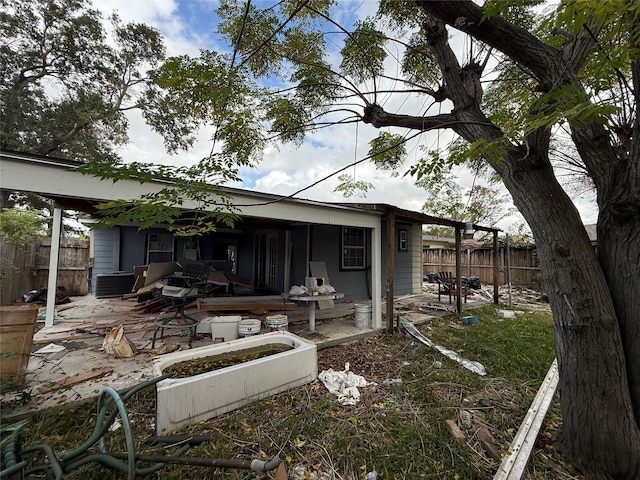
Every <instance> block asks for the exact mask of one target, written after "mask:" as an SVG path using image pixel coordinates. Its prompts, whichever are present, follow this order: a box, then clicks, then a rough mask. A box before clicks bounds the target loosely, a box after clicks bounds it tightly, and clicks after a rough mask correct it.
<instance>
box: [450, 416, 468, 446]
mask: <svg viewBox="0 0 640 480" xmlns="http://www.w3.org/2000/svg"><path fill="white" fill-rule="evenodd" d="M447 425H449V429H450V430H451V434H452V435H453V438H454V439H456V440H457V441H458V442H461V443H462V442H464V441H465V440H466V439H467V438H466V436H465V434H464V432H463V431H462V430H460V427H458V424H457V423H456V421H455V420H447Z"/></svg>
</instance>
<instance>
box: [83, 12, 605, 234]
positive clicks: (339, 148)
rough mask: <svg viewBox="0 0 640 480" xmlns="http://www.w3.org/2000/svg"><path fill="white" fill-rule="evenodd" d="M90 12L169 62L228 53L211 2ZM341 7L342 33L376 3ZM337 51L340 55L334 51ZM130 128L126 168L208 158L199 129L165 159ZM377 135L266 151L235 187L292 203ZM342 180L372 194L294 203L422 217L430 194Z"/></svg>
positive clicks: (321, 136) (433, 138)
mask: <svg viewBox="0 0 640 480" xmlns="http://www.w3.org/2000/svg"><path fill="white" fill-rule="evenodd" d="M273 3H274V2H273V1H271V0H269V1H266V0H255V1H254V4H255V5H257V6H263V5H271V4H273ZM94 6H95V7H97V8H99V9H100V10H102V11H103V12H104V14H105V15H108V14H110V13H112V12H113V11H114V10H115V11H117V13H118V14H119V15H120V17H121V18H122V20H123V21H125V22H128V21H135V22H143V23H146V24H148V25H152V26H154V27H156V28H158V29H159V30H160V31H161V33H162V34H163V36H164V37H165V45H166V46H167V53H168V54H169V55H184V54H188V55H192V56H197V55H198V54H199V51H200V49H210V50H217V51H220V50H222V49H227V48H228V46H227V45H225V44H223V43H222V39H221V38H220V37H219V36H218V35H217V34H216V33H215V30H216V23H217V17H216V15H215V13H214V10H215V8H216V6H217V1H214V0H100V1H95V0H94ZM339 7H340V14H339V15H340V17H341V22H342V23H343V24H345V25H346V24H347V23H350V22H353V21H354V20H355V19H357V18H363V17H364V16H366V15H369V14H373V13H374V12H375V10H376V8H377V1H375V0H353V1H352V0H341V1H340V2H339ZM336 48H339V45H338V46H337V47H336ZM424 101H425V100H424V97H423V98H422V99H420V100H419V101H418V100H417V99H415V98H409V97H407V98H406V99H405V100H403V102H404V103H408V102H413V104H415V106H414V109H415V110H416V111H418V110H422V109H423V108H424V107H423V105H424V103H423V102H424ZM385 107H386V108H389V110H390V111H395V110H393V106H392V105H389V104H387V105H385ZM401 107H406V105H401V104H398V105H397V109H398V111H400V108H401ZM129 121H130V126H131V131H130V138H131V139H132V142H131V144H129V145H127V146H125V147H123V149H122V151H121V155H122V156H123V158H124V159H125V160H136V161H149V162H154V163H171V164H191V163H195V162H197V161H198V160H199V159H200V158H202V157H203V156H204V155H206V154H207V153H208V152H209V151H210V150H211V135H212V130H210V129H203V130H201V131H200V133H199V136H198V141H197V143H196V144H195V145H194V147H193V148H192V149H190V150H189V151H188V152H184V153H180V154H177V155H174V156H169V155H168V154H167V153H166V152H165V151H164V147H163V142H162V139H161V137H160V136H159V135H157V134H155V133H154V132H152V131H151V130H150V129H149V128H148V127H147V126H146V125H145V124H144V121H143V119H142V118H141V116H140V115H138V114H132V115H131V116H130V117H129ZM377 134H378V131H377V130H375V129H374V128H372V127H370V126H367V125H363V124H361V125H360V126H359V127H358V128H356V127H355V126H341V127H335V128H332V129H326V130H320V131H319V132H318V133H316V134H314V135H313V136H312V137H310V138H309V139H308V141H306V142H305V143H304V145H302V147H300V148H296V147H294V146H288V145H286V146H283V147H282V148H280V149H279V150H278V149H275V148H268V149H267V150H266V151H265V152H264V160H263V161H262V163H261V164H260V165H258V166H257V167H256V168H255V169H253V170H250V171H243V172H242V177H243V179H244V182H243V183H241V184H235V185H233V186H236V187H241V188H248V189H254V190H257V191H261V192H269V193H276V194H281V195H290V194H292V193H294V192H297V191H299V190H301V189H303V188H304V187H306V186H308V185H311V184H313V183H314V182H316V181H318V180H319V179H321V178H324V177H325V176H328V175H330V174H331V173H333V172H335V171H337V170H339V169H341V168H343V167H345V166H346V165H349V164H351V163H353V162H354V161H355V160H358V159H360V158H362V157H364V156H366V154H367V151H368V150H369V145H368V143H369V141H370V140H371V139H372V138H374V137H375V136H377ZM419 142H420V144H422V145H424V146H435V145H436V143H437V142H438V140H437V134H436V133H435V132H432V133H430V134H425V135H423V136H421V137H420V139H419ZM440 142H441V145H442V144H445V143H446V141H445V140H444V139H442V137H441V140H440ZM443 142H444V143H443ZM417 147H418V143H416V142H414V143H413V144H412V145H408V147H407V151H408V153H409V158H408V160H407V163H406V166H407V167H408V166H409V165H410V162H411V161H412V160H416V159H417V158H419V155H422V153H421V152H420V151H419V150H418V148H417ZM344 173H348V174H350V175H352V176H355V178H356V180H362V181H366V182H370V183H372V184H373V185H374V187H375V188H374V189H373V190H370V191H369V193H368V195H367V197H366V198H361V197H351V198H345V197H343V196H342V195H340V194H338V193H334V192H333V190H334V188H335V187H336V186H337V185H338V183H339V181H338V176H337V175H336V176H334V177H331V178H330V179H329V180H326V181H323V182H321V183H320V184H319V185H317V186H315V187H313V188H311V189H308V190H305V191H304V192H302V193H301V194H299V195H298V197H299V198H306V199H313V200H321V201H336V202H344V201H354V202H372V203H376V202H379V203H388V204H392V205H396V206H398V207H401V208H406V209H409V210H414V211H419V210H420V209H421V207H422V204H423V203H424V201H425V200H426V198H427V193H426V192H425V191H424V190H421V189H419V188H418V187H416V186H415V185H414V184H413V181H412V180H411V178H410V177H408V176H407V177H402V175H400V176H398V177H391V176H390V175H389V173H388V172H381V171H377V170H376V169H375V168H374V167H373V166H372V165H371V164H370V163H369V162H365V163H363V164H360V165H358V166H357V167H351V168H349V169H347V170H346V171H345V172H344ZM459 177H460V183H461V185H462V186H463V188H469V187H471V185H472V183H473V177H472V175H471V174H469V173H467V172H464V171H460V172H459ZM579 209H580V210H581V212H582V213H583V219H584V220H585V221H586V222H587V223H589V222H591V221H595V216H594V215H595V211H594V209H593V208H592V207H589V206H581V205H579ZM508 223H510V222H509V221H505V222H502V224H499V225H498V226H499V227H502V228H506V227H508Z"/></svg>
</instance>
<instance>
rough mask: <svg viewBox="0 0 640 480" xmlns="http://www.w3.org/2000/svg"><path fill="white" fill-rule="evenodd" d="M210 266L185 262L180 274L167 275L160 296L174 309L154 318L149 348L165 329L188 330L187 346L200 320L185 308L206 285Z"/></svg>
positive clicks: (153, 346) (153, 345)
mask: <svg viewBox="0 0 640 480" xmlns="http://www.w3.org/2000/svg"><path fill="white" fill-rule="evenodd" d="M210 271H211V268H210V267H209V266H208V265H201V264H195V263H193V264H187V265H185V267H184V268H183V271H182V274H181V275H171V276H169V277H167V285H166V286H165V287H163V289H162V293H161V295H162V298H164V299H165V300H166V301H168V302H169V303H170V304H171V305H173V307H174V308H175V311H174V312H173V314H171V315H169V316H167V317H164V318H161V319H159V320H156V321H155V322H154V325H155V327H156V329H155V330H154V332H153V339H152V341H151V348H155V345H156V337H157V335H158V332H160V338H162V337H163V336H164V330H165V329H178V330H187V329H188V330H189V346H191V342H192V341H193V338H194V337H195V335H196V328H197V327H198V324H199V323H200V320H199V319H197V318H194V317H192V316H190V315H188V314H187V312H185V308H186V307H187V306H188V305H190V304H191V303H193V302H194V301H195V300H196V299H197V298H198V297H199V296H200V295H201V293H200V291H201V289H203V287H205V286H206V285H207V278H208V276H209V272H210Z"/></svg>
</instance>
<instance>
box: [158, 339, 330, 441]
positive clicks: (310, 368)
mask: <svg viewBox="0 0 640 480" xmlns="http://www.w3.org/2000/svg"><path fill="white" fill-rule="evenodd" d="M273 343H276V344H285V345H289V346H291V347H293V349H292V350H288V351H286V352H282V353H276V354H274V355H269V356H267V357H263V358H258V359H255V360H250V361H248V362H244V363H240V364H237V365H232V366H230V367H226V368H222V369H220V370H214V371H211V372H206V373H202V374H200V375H195V376H193V377H189V378H175V379H174V378H168V379H165V380H162V381H160V382H158V383H157V384H156V431H157V433H158V435H160V434H163V433H167V432H171V431H173V430H175V429H177V428H180V427H182V426H184V425H190V424H194V423H196V422H198V421H200V420H206V419H208V418H212V417H215V416H217V415H221V414H223V413H226V412H229V411H231V410H234V409H236V408H239V407H241V406H243V405H246V404H248V403H250V402H252V401H254V400H258V399H261V398H264V397H268V396H271V395H275V394H276V393H280V392H284V391H286V390H289V389H290V388H294V387H298V386H301V385H304V384H306V383H309V382H312V381H314V380H315V379H316V378H317V376H318V362H317V347H316V344H315V343H313V342H309V341H307V340H305V339H303V338H301V337H298V336H297V335H295V334H293V333H290V332H285V331H276V332H270V333H265V334H262V335H254V336H250V337H245V338H239V339H237V340H231V341H229V342H224V343H216V344H212V345H209V346H205V347H200V348H194V349H191V350H183V351H178V352H173V353H169V354H167V355H163V356H160V357H156V358H154V360H153V373H154V376H159V375H162V373H163V370H164V369H165V368H167V367H169V366H170V365H173V364H174V363H178V362H184V361H188V360H192V359H195V358H202V357H209V356H212V355H219V354H224V353H230V352H235V351H238V350H244V349H247V348H252V347H257V346H262V345H267V344H273Z"/></svg>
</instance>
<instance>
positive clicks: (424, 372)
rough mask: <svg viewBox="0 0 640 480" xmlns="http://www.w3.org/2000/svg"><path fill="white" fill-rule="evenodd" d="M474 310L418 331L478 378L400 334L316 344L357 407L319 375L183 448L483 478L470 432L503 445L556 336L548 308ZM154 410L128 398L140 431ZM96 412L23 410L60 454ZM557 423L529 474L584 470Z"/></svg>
mask: <svg viewBox="0 0 640 480" xmlns="http://www.w3.org/2000/svg"><path fill="white" fill-rule="evenodd" d="M474 315H478V317H479V325H478V326H476V327H464V328H461V327H459V325H457V324H456V323H455V321H454V319H453V318H448V317H443V318H439V319H435V320H434V321H433V322H430V323H429V324H424V325H421V326H420V329H421V331H422V332H423V333H424V334H425V335H426V336H428V337H429V338H431V339H433V340H434V341H435V342H436V343H439V344H441V345H444V346H446V347H447V348H451V349H454V350H457V351H458V352H460V353H461V354H463V355H464V356H466V357H467V358H470V359H474V360H478V361H480V362H481V363H483V364H484V365H485V367H486V368H487V371H488V375H487V376H486V377H480V376H478V375H477V374H475V373H472V372H470V371H468V370H466V369H464V368H463V367H462V366H460V365H459V364H458V363H456V362H454V361H451V360H449V359H447V358H445V357H443V356H442V355H441V354H440V353H438V352H437V351H435V350H433V349H430V348H427V347H425V346H423V345H422V344H420V343H418V342H416V341H415V340H414V339H412V338H411V337H409V336H407V335H403V334H393V335H387V334H382V335H380V336H377V337H374V338H370V339H367V340H361V341H358V342H355V343H351V344H348V345H342V346H337V347H331V348H327V349H324V350H321V351H319V352H318V362H319V371H322V370H325V369H328V368H333V369H334V370H342V369H343V368H344V365H345V363H347V362H348V363H349V364H350V369H351V370H352V371H353V372H354V373H356V374H360V375H363V376H364V377H365V378H366V379H367V380H368V381H370V382H376V383H377V385H376V386H369V387H366V388H363V389H361V394H362V397H361V401H360V402H359V403H358V404H357V405H355V406H351V407H344V406H341V405H339V404H338V403H337V401H336V400H335V398H334V397H333V396H332V395H331V394H330V393H329V392H328V391H327V390H326V389H325V387H324V386H323V385H322V383H320V382H315V383H312V384H309V385H305V386H303V387H299V388H296V389H293V390H290V391H288V392H285V393H282V394H279V395H275V396H272V397H269V398H267V399H264V400H262V401H258V402H254V403H251V404H250V405H247V406H245V407H243V408H240V409H238V410H235V411H233V412H230V413H228V414H226V415H221V416H219V417H216V418H214V419H211V420H209V421H206V422H201V423H198V424H196V425H192V426H190V427H188V428H185V429H182V430H180V431H179V432H176V433H180V434H186V435H209V436H210V437H211V441H210V442H209V443H206V444H202V445H200V446H198V447H194V448H192V449H191V450H189V452H188V453H187V455H189V456H192V457H207V458H242V459H251V458H264V459H267V458H271V457H272V456H274V455H278V456H280V458H281V459H283V460H285V461H286V462H287V468H288V471H289V476H290V478H317V479H340V480H352V479H353V480H356V479H361V478H363V477H364V476H365V475H366V474H367V472H370V471H376V472H377V473H378V476H379V477H378V478H381V479H396V478H397V479H413V478H415V479H442V480H444V479H447V480H454V479H458V480H462V479H464V480H467V479H468V480H473V479H478V480H480V479H482V480H485V479H490V478H492V477H493V475H494V473H495V471H496V469H497V467H498V464H499V463H498V461H497V460H495V459H493V458H491V456H490V455H489V454H488V453H487V451H486V449H485V448H484V447H483V445H482V443H481V442H480V439H479V437H478V432H479V430H480V428H481V427H486V429H487V430H488V431H489V432H490V434H491V435H492V437H493V439H494V441H495V444H496V448H497V450H498V451H499V452H502V453H504V452H506V450H507V449H508V447H509V444H510V443H511V441H512V440H513V437H514V435H515V433H516V431H517V429H518V427H519V425H520V423H521V421H522V419H523V417H524V415H525V414H526V411H527V409H528V407H529V404H530V403H531V401H532V400H533V397H534V395H535V393H536V390H537V387H538V385H539V384H540V382H541V381H542V378H543V377H544V375H545V374H546V370H547V369H548V367H549V365H550V364H551V361H552V359H553V333H552V325H551V320H550V315H549V314H548V313H544V312H533V313H526V314H523V315H522V316H519V317H518V319H516V320H504V321H501V320H499V319H498V318H497V316H496V315H495V308H494V307H484V308H482V309H478V310H477V311H474ZM509 339H511V340H509ZM491 342H493V343H491ZM514 358H515V360H514ZM397 378H399V379H401V380H402V383H401V384H399V385H388V384H385V383H384V381H385V379H397ZM154 408H155V406H154V396H153V392H152V391H145V392H142V393H140V394H138V395H137V396H136V397H134V398H132V399H131V400H130V401H129V402H128V404H127V410H128V412H129V413H130V417H131V418H132V421H133V423H134V428H135V432H136V438H138V439H140V440H142V439H144V438H146V437H147V436H149V435H152V434H153V428H152V425H153V417H154V415H153V414H154ZM94 417H95V406H94V405H93V404H91V403H85V404H76V405H72V406H67V407H65V408H56V409H51V410H48V411H44V412H42V413H41V414H39V415H38V416H36V417H34V418H32V419H31V422H30V424H29V426H28V427H27V428H26V430H25V432H24V438H25V444H26V445H30V444H33V443H41V442H47V443H48V444H50V445H51V446H52V447H53V448H54V450H56V451H67V450H69V449H71V448H75V447H77V446H78V445H79V444H80V443H81V442H82V440H83V439H84V438H86V437H87V436H88V434H87V431H88V429H89V428H91V427H92V422H93V421H94ZM449 419H453V420H455V421H456V423H457V424H458V425H459V426H460V428H461V429H462V431H463V432H464V434H465V439H464V441H456V440H454V438H453V437H452V435H451V431H450V429H449V427H448V425H447V423H446V421H447V420H449ZM559 424H560V420H559V414H558V410H557V404H554V406H553V408H552V410H551V411H550V412H549V415H548V416H547V420H546V421H545V424H544V426H543V430H542V432H541V434H540V436H539V438H538V441H537V442H536V446H535V450H534V454H533V457H532V459H531V461H530V465H529V469H528V475H529V477H528V478H532V479H533V478H535V479H554V480H556V479H570V478H574V479H577V478H580V477H579V476H577V475H576V474H575V472H573V471H572V469H571V467H570V466H567V465H565V463H564V462H563V460H562V458H561V457H560V455H559V454H558V452H557V451H556V449H555V448H554V442H553V438H554V437H555V434H556V432H557V430H558V428H559ZM140 443H142V442H140ZM108 448H109V449H110V450H111V451H123V443H122V437H121V435H120V434H119V433H118V432H116V433H114V434H112V435H110V438H109V447H108ZM137 448H138V449H139V450H138V451H139V453H145V454H150V453H158V450H157V447H156V449H152V448H151V447H148V446H143V445H139V446H138V447H137ZM106 472H107V471H106V470H105V469H104V468H103V467H101V466H90V467H83V468H82V469H80V470H78V471H76V472H74V474H72V475H70V476H69V478H82V479H103V478H126V476H125V475H122V474H112V473H106ZM150 478H162V479H163V480H164V479H184V478H198V479H222V478H224V479H249V478H255V476H254V474H252V473H250V472H247V471H242V470H230V469H228V470H222V469H215V468H203V467H191V466H188V467H185V466H167V467H165V468H163V469H162V470H161V472H160V473H157V474H155V475H152V476H151V477H150Z"/></svg>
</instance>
